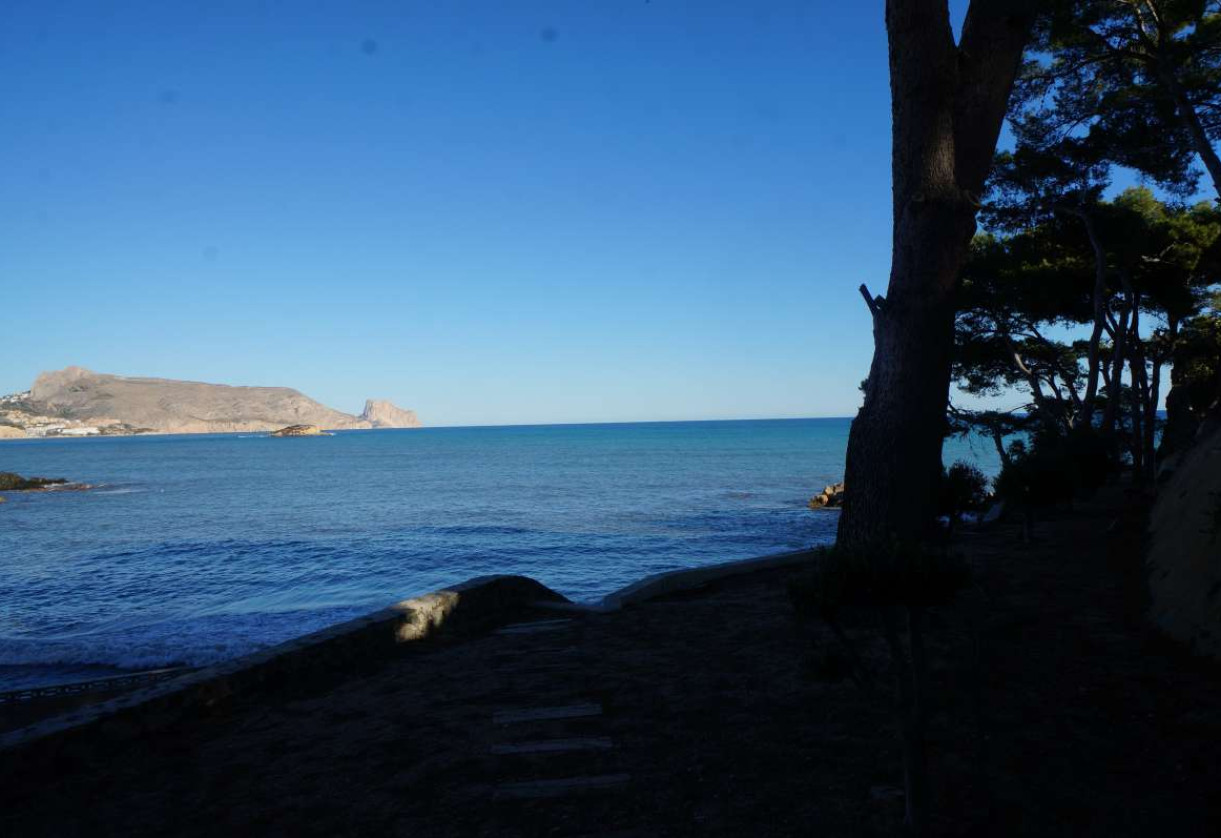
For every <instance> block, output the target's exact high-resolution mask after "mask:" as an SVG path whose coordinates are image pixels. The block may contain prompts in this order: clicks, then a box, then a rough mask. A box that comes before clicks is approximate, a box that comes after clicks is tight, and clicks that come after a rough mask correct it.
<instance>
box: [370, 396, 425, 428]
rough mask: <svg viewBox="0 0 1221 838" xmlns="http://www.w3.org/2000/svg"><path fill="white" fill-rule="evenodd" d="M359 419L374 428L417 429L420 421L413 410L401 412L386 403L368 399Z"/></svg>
mask: <svg viewBox="0 0 1221 838" xmlns="http://www.w3.org/2000/svg"><path fill="white" fill-rule="evenodd" d="M360 418H361V419H363V420H364V421H366V422H368V423H369V424H370V425H372V426H373V427H375V428H418V427H420V420H419V418H417V417H416V415H415V411H414V410H403V408H401V407H397V406H395V405H393V404H391V403H390V402H388V401H382V400H379V399H369V400H368V401H367V402H365V409H364V412H362V413H361V414H360Z"/></svg>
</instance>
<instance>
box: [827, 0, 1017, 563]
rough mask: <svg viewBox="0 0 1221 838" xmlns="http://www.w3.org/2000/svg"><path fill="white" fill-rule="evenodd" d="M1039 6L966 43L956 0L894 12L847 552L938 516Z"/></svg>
mask: <svg viewBox="0 0 1221 838" xmlns="http://www.w3.org/2000/svg"><path fill="white" fill-rule="evenodd" d="M1034 5H1035V4H1034V3H1033V2H1027V3H1018V2H1007V0H992V2H988V1H987V0H975V2H973V3H972V4H971V7H970V10H969V11H968V13H967V19H966V22H965V24H964V26H963V33H962V40H961V44H958V45H956V44H955V43H954V37H953V32H952V30H951V28H950V18H949V11H948V8H947V4H946V0H888V2H887V4H886V28H887V34H888V36H889V44H890V78H891V110H892V116H893V128H892V131H893V146H892V178H893V183H894V208H893V213H894V237H893V242H892V247H893V254H892V262H891V272H890V284H889V286H888V290H887V293H886V297H885V299H883V300H879V301H878V302H877V304H876V305H875V306H873V307H872V308H873V310H874V312H875V313H874V323H873V332H874V357H873V364H872V366H871V367H870V371H869V379H868V382H867V384H866V387H865V404H864V406H863V407H862V408H861V411H860V413H859V414H858V415H857V417H856V420H855V421H854V422H853V423H852V431H851V434H850V436H849V440H848V457H847V463H846V466H845V480H846V483H847V492H846V498H845V503H844V509H843V512H842V514H841V516H840V522H839V540H840V542H841V543H842V544H845V545H848V546H864V545H868V544H873V543H880V542H883V541H887V540H890V539H893V538H898V539H900V540H905V541H914V540H919V539H921V538H922V537H923V536H925V535H926V533H927V528H928V526H929V524H930V523H931V522H932V520H933V517H934V512H935V510H934V498H935V497H936V492H935V486H936V481H937V479H938V476H939V473H940V469H941V442H942V434H943V430H944V428H945V411H946V403H947V400H948V396H949V384H950V352H951V349H952V343H953V319H954V305H953V300H952V295H953V292H954V289H955V287H956V285H957V282H958V272H959V269H960V267H961V266H962V262H963V260H964V258H965V256H966V253H967V247H968V245H969V243H970V240H971V236H972V235H973V234H974V231H975V211H976V206H977V204H976V202H977V199H978V196H979V195H980V193H981V192H982V191H983V187H984V181H985V178H986V177H987V173H988V170H989V168H990V167H991V164H992V156H993V154H994V153H995V150H996V140H997V137H998V135H999V133H1000V128H1001V123H1002V122H1003V120H1004V116H1005V108H1006V105H1007V103H1008V99H1009V93H1010V91H1011V90H1012V87H1013V81H1014V78H1015V76H1016V73H1017V70H1018V66H1019V63H1020V60H1021V56H1022V51H1023V49H1024V47H1025V45H1026V42H1027V39H1028V37H1029V32H1030V25H1031V22H1032V20H1033V14H1032V11H1033V7H1034Z"/></svg>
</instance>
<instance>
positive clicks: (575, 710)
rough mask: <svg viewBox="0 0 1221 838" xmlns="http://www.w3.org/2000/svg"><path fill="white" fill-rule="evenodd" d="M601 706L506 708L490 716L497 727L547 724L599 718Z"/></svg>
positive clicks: (574, 705)
mask: <svg viewBox="0 0 1221 838" xmlns="http://www.w3.org/2000/svg"><path fill="white" fill-rule="evenodd" d="M601 715H602V705H601V704H588V703H586V704H565V705H561V706H559V707H527V708H506V709H504V710H497V711H496V712H494V713H493V714H492V722H493V723H494V724H498V725H507V724H515V723H518V722H549V721H552V720H554V719H581V718H584V717H586V716H601Z"/></svg>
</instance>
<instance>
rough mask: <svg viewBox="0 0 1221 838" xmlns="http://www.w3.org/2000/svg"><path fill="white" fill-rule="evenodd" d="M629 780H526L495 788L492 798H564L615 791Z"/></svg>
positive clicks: (604, 776)
mask: <svg viewBox="0 0 1221 838" xmlns="http://www.w3.org/2000/svg"><path fill="white" fill-rule="evenodd" d="M631 779H632V778H631V775H630V774H598V775H595V776H592V777H566V778H564V779H560V780H526V781H523V782H520V783H505V784H503V785H500V786H497V787H496V789H495V791H494V792H493V797H494V798H495V799H497V800H530V799H538V798H546V797H564V796H566V795H569V794H577V793H582V792H591V791H605V790H610V789H615V788H618V787H620V786H623V785H626V784H627V782H628V781H629V780H631Z"/></svg>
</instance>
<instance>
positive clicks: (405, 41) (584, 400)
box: [0, 0, 965, 425]
mask: <svg viewBox="0 0 1221 838" xmlns="http://www.w3.org/2000/svg"><path fill="white" fill-rule="evenodd" d="M964 5H965V4H963V3H958V4H955V6H956V7H958V8H959V11H961V8H962V7H963V6H964ZM0 76H2V77H3V78H4V79H5V95H4V96H3V97H0V124H3V125H4V126H5V129H4V131H3V132H0V230H3V234H2V235H0V283H2V286H0V294H2V297H0V299H2V300H3V310H4V318H3V322H4V329H5V332H6V337H7V340H6V346H7V347H8V348H7V351H6V352H4V353H3V355H2V356H0V392H13V391H17V390H21V389H24V388H25V387H27V386H28V385H29V384H30V382H31V381H32V379H33V378H34V376H35V375H36V374H37V373H38V372H39V371H41V370H44V369H53V368H59V367H63V366H67V365H69V364H79V365H82V366H87V367H90V368H92V369H96V370H99V371H105V372H114V373H119V374H125V375H153V376H166V377H174V378H189V379H195V380H205V381H217V382H224V383H231V384H281V385H286V386H292V387H296V388H298V389H301V390H302V391H304V392H306V393H307V394H309V395H311V396H313V397H315V398H317V399H319V400H321V401H323V402H325V403H327V404H329V405H331V406H334V407H337V408H339V409H343V410H350V411H355V410H359V408H360V406H361V404H362V403H363V400H364V399H365V398H367V397H379V398H389V399H392V400H394V401H395V402H397V403H398V404H400V405H403V406H405V407H411V408H414V409H416V410H418V411H419V412H420V415H421V417H422V418H423V419H424V421H425V422H426V423H429V424H434V425H441V424H502V423H532V422H582V421H620V420H654V419H705V418H739V417H740V418H752V417H784V416H835V415H839V416H843V415H850V414H852V413H854V412H855V409H856V407H857V405H858V402H859V393H858V390H857V386H858V384H859V382H860V380H861V379H862V378H863V377H864V376H865V374H866V372H867V369H868V363H869V358H870V355H871V349H872V342H871V335H870V331H869V328H870V326H869V319H868V315H867V312H866V310H865V307H864V305H863V303H862V302H861V300H860V297H859V296H858V295H857V291H856V287H857V285H858V284H860V283H861V282H862V281H864V282H867V283H868V284H869V285H870V287H871V288H873V289H874V290H875V292H881V291H882V290H883V289H884V287H885V284H886V278H887V272H888V268H889V260H890V252H889V236H890V232H889V230H890V180H889V143H890V133H889V91H888V80H887V67H886V45H885V32H884V27H883V16H882V3H881V2H880V0H878V2H869V3H832V2H763V0H758V1H757V2H749V3H744V2H741V0H730V1H727V2H720V0H691V2H675V1H674V0H652V2H646V0H613V1H612V0H570V1H569V2H558V1H557V2H543V1H542V0H538V1H537V2H535V1H534V0H513V2H503V3H502V2H492V1H491V0H468V1H467V2H436V0H432V1H431V2H357V1H356V0H347V2H294V3H276V2H255V1H254V0H227V1H225V2H199V3H186V2H143V3H119V2H76V3H60V2H54V0H36V2H27V0H15V1H14V0H9V1H8V2H7V3H5V4H4V6H3V9H2V10H0Z"/></svg>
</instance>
